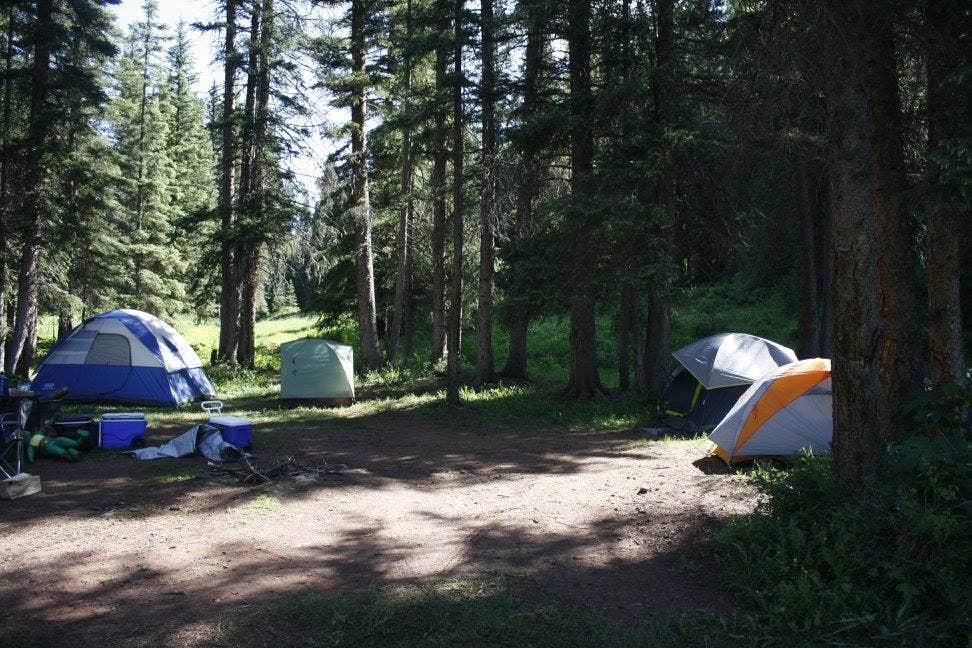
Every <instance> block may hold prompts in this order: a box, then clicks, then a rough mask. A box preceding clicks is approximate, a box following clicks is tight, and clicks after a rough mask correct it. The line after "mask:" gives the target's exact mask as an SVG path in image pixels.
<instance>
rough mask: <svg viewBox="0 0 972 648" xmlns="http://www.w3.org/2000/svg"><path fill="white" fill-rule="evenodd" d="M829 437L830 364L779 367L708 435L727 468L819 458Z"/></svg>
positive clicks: (818, 360)
mask: <svg viewBox="0 0 972 648" xmlns="http://www.w3.org/2000/svg"><path fill="white" fill-rule="evenodd" d="M833 434H834V421H833V401H832V397H831V382H830V360H825V359H822V358H813V359H810V360H799V361H797V362H793V363H791V364H788V365H784V366H782V367H780V368H779V369H777V370H776V371H773V372H771V373H769V374H767V375H765V376H763V377H762V378H760V379H759V380H757V381H756V382H755V383H753V384H752V386H750V388H749V389H747V390H746V393H745V394H743V395H742V397H740V399H739V402H737V403H736V405H735V407H733V408H732V410H730V411H729V413H728V414H727V415H726V417H725V418H724V419H723V420H722V422H721V423H719V425H718V426H717V427H716V429H715V430H713V431H712V434H710V435H709V440H710V441H712V442H713V443H714V444H716V450H715V453H716V454H717V455H719V456H720V457H722V459H723V460H725V462H726V463H732V462H733V461H744V460H747V459H753V458H755V457H765V456H773V455H792V454H796V453H798V452H800V451H801V450H810V451H811V452H824V451H827V450H829V449H830V443H831V440H832V438H833Z"/></svg>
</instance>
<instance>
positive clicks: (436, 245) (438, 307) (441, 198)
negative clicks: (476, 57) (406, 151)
mask: <svg viewBox="0 0 972 648" xmlns="http://www.w3.org/2000/svg"><path fill="white" fill-rule="evenodd" d="M447 9H448V5H447V3H446V0H436V3H435V12H436V24H437V26H438V42H437V43H436V47H435V99H436V100H435V105H436V106H437V107H438V109H437V110H435V126H434V128H435V133H434V135H433V142H432V157H433V160H432V362H438V361H439V360H441V359H442V356H443V355H444V354H445V351H446V348H445V347H446V318H445V235H446V232H445V229H446V164H447V163H448V151H446V111H445V110H444V109H443V107H444V106H445V103H446V99H447V96H448V95H447V94H446V93H447V66H448V63H449V52H448V49H447V47H446V44H447V43H446V39H445V34H446V30H448V28H449V27H448V25H449V21H448V16H447V13H446V12H447Z"/></svg>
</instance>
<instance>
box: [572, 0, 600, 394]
mask: <svg viewBox="0 0 972 648" xmlns="http://www.w3.org/2000/svg"><path fill="white" fill-rule="evenodd" d="M590 14H591V7H590V3H589V2H587V1H586V0H571V2H570V6H569V8H568V19H567V20H568V25H567V48H568V59H569V61H568V68H569V73H570V113H571V121H572V124H571V126H572V128H571V146H570V171H571V173H570V193H571V202H572V204H571V206H570V210H569V223H568V228H569V231H570V239H571V247H572V252H571V255H572V256H571V284H572V286H571V295H570V382H569V384H568V386H567V392H568V394H570V395H571V396H573V397H575V398H591V397H593V396H597V395H599V394H600V392H601V377H600V375H599V373H598V367H597V335H596V333H597V332H596V300H597V288H596V286H595V284H594V280H593V271H594V266H595V262H596V260H595V259H594V258H592V254H593V251H592V246H590V245H588V244H587V242H588V240H589V238H590V237H591V236H592V235H593V234H594V229H595V227H594V225H595V224H594V223H592V222H591V220H592V219H591V213H590V210H588V209H587V208H586V207H585V206H584V203H585V202H586V201H588V200H590V198H591V173H592V172H593V166H594V162H593V161H594V136H593V132H592V128H591V124H590V123H589V119H590V115H591V112H592V109H593V99H592V97H591V29H590Z"/></svg>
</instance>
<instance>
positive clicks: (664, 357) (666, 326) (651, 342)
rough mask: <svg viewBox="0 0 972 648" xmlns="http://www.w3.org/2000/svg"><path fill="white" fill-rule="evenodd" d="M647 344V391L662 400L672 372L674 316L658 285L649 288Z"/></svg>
mask: <svg viewBox="0 0 972 648" xmlns="http://www.w3.org/2000/svg"><path fill="white" fill-rule="evenodd" d="M646 324H647V335H646V336H645V337H646V339H647V343H646V345H645V347H646V349H645V356H646V357H645V390H646V391H647V392H648V394H649V395H650V396H652V397H654V398H658V399H661V396H662V394H663V393H664V391H665V387H666V385H667V384H668V377H669V372H670V370H671V360H670V358H671V346H672V344H671V343H672V314H671V308H670V307H669V305H668V303H667V300H666V299H665V298H664V297H662V296H661V295H660V294H659V292H658V288H657V286H656V285H654V284H652V285H649V286H648V313H647V322H646Z"/></svg>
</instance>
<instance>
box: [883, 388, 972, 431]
mask: <svg viewBox="0 0 972 648" xmlns="http://www.w3.org/2000/svg"><path fill="white" fill-rule="evenodd" d="M970 413H972V381H969V380H967V381H966V384H965V386H964V387H962V386H959V385H956V384H954V383H953V384H949V385H945V386H943V387H939V388H938V389H929V390H926V391H923V392H919V393H917V394H914V395H913V396H912V397H911V398H909V399H908V400H907V401H906V402H905V406H904V408H903V409H902V411H901V412H900V414H899V416H900V418H901V419H902V420H903V421H904V422H905V423H907V424H910V425H913V426H916V427H924V428H926V429H927V430H929V431H932V432H954V433H958V432H964V433H965V434H966V435H969V434H972V419H970Z"/></svg>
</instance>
